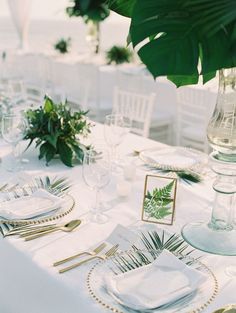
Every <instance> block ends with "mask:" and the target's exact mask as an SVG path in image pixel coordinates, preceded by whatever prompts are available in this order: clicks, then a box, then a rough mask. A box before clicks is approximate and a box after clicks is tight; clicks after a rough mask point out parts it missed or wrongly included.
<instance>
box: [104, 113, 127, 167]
mask: <svg viewBox="0 0 236 313" xmlns="http://www.w3.org/2000/svg"><path fill="white" fill-rule="evenodd" d="M130 128H131V121H130V119H129V118H126V117H124V116H122V115H119V114H111V115H107V116H106V117H105V123H104V137H105V141H106V143H107V145H108V146H109V147H110V149H111V158H112V162H113V164H116V165H117V164H119V158H118V156H117V147H118V146H119V145H120V144H121V143H122V142H123V140H124V138H125V137H126V135H127V134H128V133H129V131H130Z"/></svg>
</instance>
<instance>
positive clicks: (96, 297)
mask: <svg viewBox="0 0 236 313" xmlns="http://www.w3.org/2000/svg"><path fill="white" fill-rule="evenodd" d="M131 251H132V252H134V251H133V250H127V251H123V252H119V253H117V254H115V255H114V256H112V257H110V258H107V259H105V260H99V261H98V262H97V263H95V264H94V265H93V266H92V268H91V269H90V270H89V272H88V275H87V279H86V284H87V289H88V292H89V294H90V296H91V297H92V298H93V299H94V300H95V301H96V302H97V303H98V304H99V305H101V306H102V307H103V308H106V309H108V310H110V311H111V312H113V313H127V311H126V310H125V311H122V310H121V309H118V308H117V307H114V306H112V305H110V304H108V303H106V302H105V301H104V300H103V299H102V298H100V297H99V295H97V292H96V291H95V290H94V288H93V287H92V279H93V275H94V273H95V271H96V270H97V268H98V267H99V266H100V265H102V264H103V263H105V262H107V261H108V260H110V259H112V258H114V257H116V256H118V255H120V254H124V253H129V252H131ZM142 251H143V250H142ZM147 251H148V250H147ZM178 255H181V254H178ZM183 257H187V258H188V259H189V260H192V261H194V262H196V263H197V264H199V266H200V267H202V268H204V272H205V273H207V274H208V278H211V280H212V283H213V286H214V287H213V290H212V293H211V295H210V296H209V298H208V299H207V300H206V301H205V302H204V303H202V304H201V305H199V306H198V307H196V308H194V309H191V310H190V311H186V313H199V312H202V311H203V310H205V309H206V308H207V307H208V306H209V305H210V304H211V303H212V302H213V301H214V299H215V298H216V296H217V294H218V292H219V283H218V280H217V278H216V275H215V274H214V273H213V271H212V270H211V269H210V268H209V267H208V266H207V265H205V264H204V263H202V262H201V261H199V260H196V259H194V258H193V257H190V256H183ZM117 305H118V303H117ZM134 312H135V311H134ZM153 312H156V313H157V312H158V309H157V311H153Z"/></svg>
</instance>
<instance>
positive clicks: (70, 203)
mask: <svg viewBox="0 0 236 313" xmlns="http://www.w3.org/2000/svg"><path fill="white" fill-rule="evenodd" d="M38 189H42V186H40V187H38ZM34 191H35V188H34ZM47 191H48V192H50V189H47ZM31 192H33V191H32V189H31V187H27V186H24V187H17V188H15V189H13V190H11V191H8V190H5V191H2V192H1V193H0V207H2V209H4V208H7V203H9V205H13V204H14V202H15V201H16V202H19V203H25V204H28V203H29V205H30V206H31V207H32V210H34V205H33V203H32V201H31V200H32V199H31V200H30V193H31ZM52 195H53V193H52ZM38 200H40V199H37V201H38ZM35 201H36V200H35ZM39 202H41V201H39ZM48 202H49V201H47V202H45V201H43V200H42V202H41V204H40V205H42V206H44V205H46V204H47V210H45V212H43V211H42V212H41V213H37V211H36V212H35V215H34V214H33V213H31V214H29V212H28V211H27V214H28V215H29V217H25V216H23V215H22V216H21V214H20V212H19V213H18V214H17V215H18V216H17V217H11V218H7V217H6V216H0V223H8V224H12V225H22V224H36V223H44V222H49V221H52V220H56V219H59V218H61V217H63V216H65V215H67V214H68V213H70V212H71V211H72V209H73V208H74V205H75V201H74V199H73V197H72V196H70V195H69V194H64V195H63V201H61V202H60V205H58V206H55V207H53V208H52V209H50V205H49V203H48ZM38 205H39V204H35V206H38ZM19 207H20V206H19ZM28 209H29V210H30V208H28Z"/></svg>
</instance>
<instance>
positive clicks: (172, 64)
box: [107, 0, 236, 86]
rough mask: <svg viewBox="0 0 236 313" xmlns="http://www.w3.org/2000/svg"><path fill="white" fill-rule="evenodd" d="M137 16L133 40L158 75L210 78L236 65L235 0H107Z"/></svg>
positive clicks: (189, 80)
mask: <svg viewBox="0 0 236 313" xmlns="http://www.w3.org/2000/svg"><path fill="white" fill-rule="evenodd" d="M107 3H108V5H109V6H110V8H111V9H112V10H114V11H116V12H117V13H119V14H122V15H124V16H129V17H131V24H130V36H129V38H130V41H131V42H132V44H133V47H134V48H136V50H137V51H138V55H139V57H140V58H141V60H142V62H143V63H144V64H145V65H146V66H147V68H148V69H149V71H150V72H151V73H152V75H153V76H154V77H157V76H167V77H168V79H170V80H171V81H173V82H174V83H175V84H176V85H177V86H182V85H188V84H196V83H198V80H199V76H201V75H202V77H203V81H204V82H207V81H208V80H210V79H212V78H213V77H215V75H216V71H217V70H219V69H222V68H231V67H234V66H236V1H235V0H145V1H143V0H107Z"/></svg>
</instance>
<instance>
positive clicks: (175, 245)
mask: <svg viewBox="0 0 236 313" xmlns="http://www.w3.org/2000/svg"><path fill="white" fill-rule="evenodd" d="M141 242H142V244H143V247H139V248H137V247H136V246H133V247H132V248H133V251H132V250H131V251H129V252H127V253H125V254H122V253H121V254H118V255H117V256H115V258H114V264H115V266H116V267H117V269H118V270H119V272H122V273H125V272H128V271H130V270H133V269H135V268H138V267H141V266H144V265H148V264H150V263H152V262H153V261H154V260H155V259H156V258H158V256H159V255H160V253H161V251H162V250H164V249H166V250H168V251H170V252H172V253H174V254H175V255H176V256H177V257H179V258H180V259H183V260H185V262H186V264H188V265H191V264H192V263H193V262H194V261H193V259H192V258H189V257H188V256H189V255H190V254H191V253H192V252H193V251H194V250H189V246H188V245H187V244H186V242H185V241H184V240H183V239H182V238H181V237H180V236H179V235H177V234H173V235H171V236H170V235H168V234H166V232H165V231H164V230H163V231H162V232H161V233H160V234H159V233H158V232H156V231H149V232H147V233H142V235H141ZM196 260H198V258H196ZM114 271H115V273H116V274H118V273H119V272H117V271H116V270H115V269H114Z"/></svg>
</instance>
